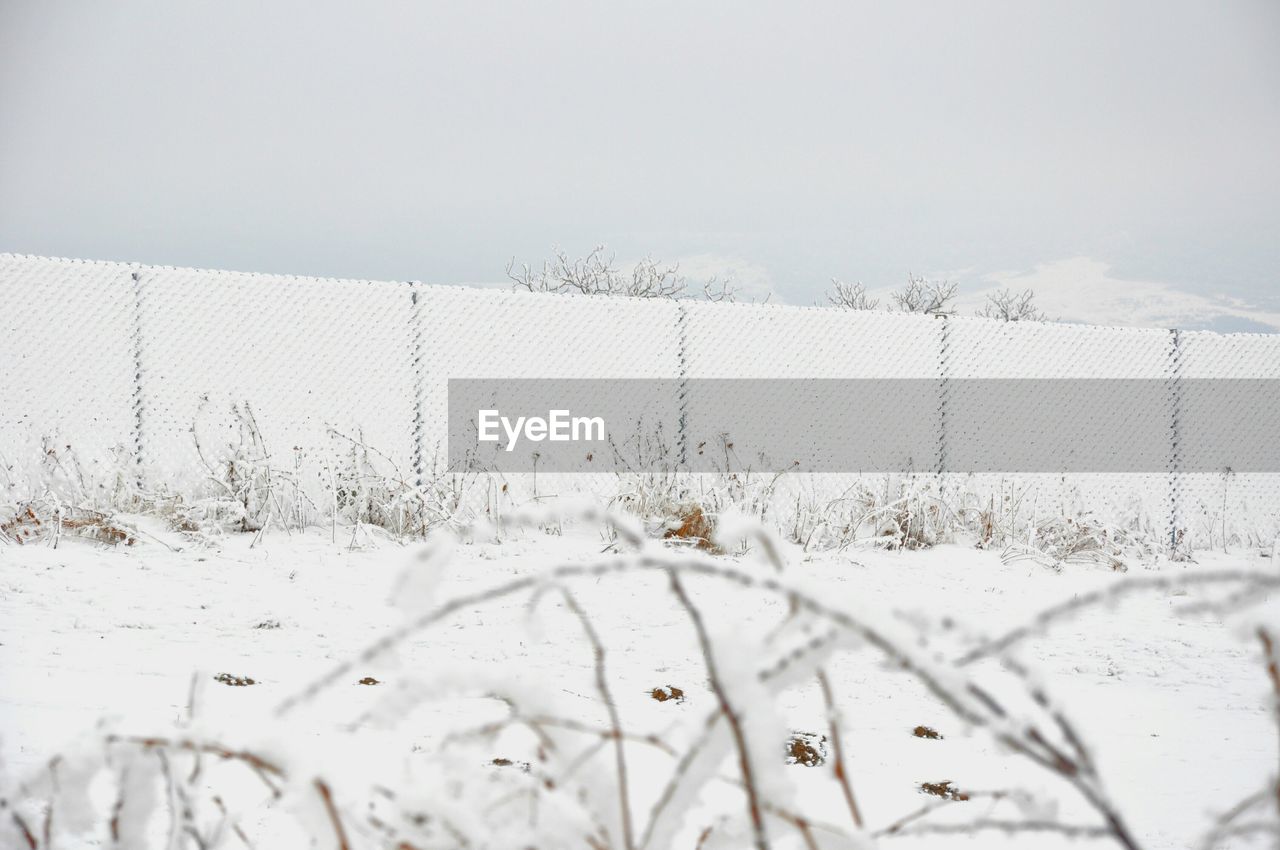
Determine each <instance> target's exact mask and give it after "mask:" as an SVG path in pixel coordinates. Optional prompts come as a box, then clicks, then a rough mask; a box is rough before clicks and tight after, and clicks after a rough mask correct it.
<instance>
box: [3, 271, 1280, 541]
mask: <svg viewBox="0 0 1280 850" xmlns="http://www.w3.org/2000/svg"><path fill="white" fill-rule="evenodd" d="M0 292H3V294H4V295H6V296H7V297H6V298H5V304H6V309H5V310H4V311H3V312H2V313H0V328H3V331H4V333H3V335H2V336H0V381H2V384H0V463H2V464H3V470H4V473H5V479H4V481H3V484H4V486H5V488H6V490H7V496H8V498H9V499H10V500H15V499H17V498H19V497H21V496H23V495H29V494H30V493H32V492H33V491H35V490H37V489H39V488H44V487H51V486H56V487H59V488H61V489H64V490H67V491H68V495H74V496H76V497H77V498H89V499H92V500H98V501H103V502H106V501H109V499H110V491H111V489H112V488H113V487H117V486H121V483H122V482H128V481H130V480H135V481H136V482H140V483H141V486H143V487H144V488H148V489H152V490H161V491H167V492H170V493H191V492H195V491H198V490H200V489H201V488H205V489H208V488H210V487H214V488H215V489H216V487H217V486H222V487H225V486H226V481H227V478H228V474H230V475H231V476H232V477H234V475H235V474H236V470H237V469H238V468H239V467H238V466H237V464H238V463H240V462H241V461H244V460H245V458H246V457H251V458H252V459H253V460H255V462H258V463H261V462H263V461H264V460H265V462H267V463H269V464H270V465H271V466H272V467H273V468H274V469H275V470H276V471H277V472H278V473H280V478H279V479H278V481H279V482H280V483H278V484H277V485H276V486H278V487H291V488H293V492H292V493H291V494H276V495H279V496H281V497H283V496H284V495H288V496H289V498H290V501H291V502H294V503H297V505H299V506H305V507H306V508H307V510H309V511H311V512H313V513H314V514H315V515H317V516H319V515H325V514H326V513H328V512H332V511H334V510H337V509H339V508H341V507H342V506H343V505H344V504H346V503H348V502H350V500H351V499H352V498H353V497H352V493H353V492H355V491H356V490H358V489H359V488H360V486H361V485H360V483H359V482H360V480H361V477H362V476H370V475H377V476H382V477H383V478H386V479H388V480H393V481H397V482H400V484H401V485H402V486H403V488H404V490H405V492H411V491H414V490H415V488H417V489H421V488H422V487H424V486H426V485H427V484H428V483H429V482H432V481H435V480H437V479H439V478H440V477H441V476H444V475H455V474H457V473H458V472H459V471H458V470H455V469H449V468H447V466H446V464H445V460H446V457H447V456H446V452H445V446H444V443H443V441H444V439H445V435H446V431H447V428H446V426H447V406H448V405H447V403H448V382H449V380H450V379H465V378H518V377H536V378H595V379H600V378H617V379H627V378H668V379H672V378H674V379H676V383H675V386H676V387H677V390H676V391H675V392H674V393H673V397H672V398H671V399H670V403H669V404H662V405H658V406H657V409H655V410H653V411H652V412H651V418H649V419H647V420H646V421H644V422H637V423H635V428H634V431H635V433H634V435H633V434H629V433H621V434H619V435H618V439H617V443H616V445H615V446H614V448H613V451H616V452H618V453H619V454H620V455H622V456H624V457H632V456H634V459H635V462H636V467H637V469H641V468H649V469H652V468H654V455H657V456H660V457H661V459H662V461H663V463H662V464H659V466H661V467H662V468H664V469H670V470H671V471H672V472H675V471H677V470H679V469H681V468H686V467H687V466H688V464H689V461H690V460H691V459H692V458H693V457H694V456H696V455H700V454H703V453H707V452H715V453H717V455H718V456H719V457H722V458H723V464H722V465H723V467H724V469H723V470H722V471H723V472H724V473H725V474H726V475H736V476H737V480H738V481H739V482H742V481H743V480H748V479H750V477H751V476H752V475H756V476H760V475H767V474H768V472H767V470H768V469H774V470H776V469H778V468H784V467H785V462H780V461H782V459H779V458H772V459H769V461H768V462H767V463H766V462H765V461H764V460H763V459H759V458H754V457H752V456H751V455H750V451H749V448H748V447H749V446H750V445H751V443H752V442H753V440H752V434H750V433H747V432H743V431H742V429H743V428H744V427H748V428H756V429H763V430H762V432H761V435H762V436H767V437H776V436H777V435H773V434H766V433H765V432H767V431H768V429H769V428H770V427H773V426H772V425H771V423H770V422H768V421H759V420H756V421H752V422H750V423H746V424H744V423H742V422H735V423H725V422H718V421H713V420H714V419H715V416H716V414H714V413H713V412H712V411H722V410H724V409H726V405H724V404H720V403H718V402H717V400H716V399H710V398H700V397H699V394H700V393H707V392H716V391H717V390H716V389H715V388H714V387H715V385H714V383H710V382H696V379H704V378H738V379H741V378H801V379H809V378H905V379H920V380H924V381H928V382H932V383H934V384H936V386H937V405H936V409H932V410H930V411H929V414H928V415H927V416H921V417H919V420H918V421H915V422H913V423H911V427H913V428H917V429H923V430H924V431H928V432H929V433H930V434H936V440H933V442H932V443H931V445H933V446H935V447H936V448H935V449H934V450H932V451H930V452H928V453H927V454H928V456H923V457H914V456H913V457H904V458H901V459H900V467H901V470H902V472H901V473H900V474H896V475H892V476H885V475H877V476H860V475H856V474H835V473H828V474H813V475H804V476H801V475H794V476H787V477H786V478H785V480H780V483H779V485H778V486H777V487H770V488H767V490H768V492H769V494H770V495H769V498H771V499H773V500H774V501H776V502H785V501H789V502H791V503H793V504H800V503H807V504H808V505H809V510H810V512H811V514H813V515H820V514H822V512H823V511H826V512H828V513H830V511H831V510H832V507H831V506H832V505H839V504H841V500H848V499H851V498H854V496H852V495H851V494H854V493H864V492H865V491H876V492H880V493H882V494H885V496H884V499H883V500H882V501H885V502H892V501H893V500H892V498H891V497H892V494H893V493H894V492H898V491H904V492H905V491H912V492H916V493H919V492H921V491H927V492H928V493H930V494H931V495H930V496H929V498H931V499H934V500H935V501H936V503H937V504H938V505H943V506H945V510H948V511H973V512H977V513H979V514H981V513H982V512H984V511H985V515H986V516H987V517H988V518H990V517H1001V516H1007V515H1012V514H1016V513H1017V512H1019V511H1023V512H1026V513H1027V514H1028V515H1032V516H1033V515H1035V514H1037V513H1043V512H1045V511H1046V510H1048V511H1056V512H1058V513H1059V514H1061V515H1063V516H1082V515H1086V514H1089V513H1097V514H1099V515H1104V514H1105V515H1122V516H1124V517H1126V522H1128V523H1129V526H1130V530H1131V531H1138V530H1140V531H1141V532H1142V533H1145V534H1148V535H1151V536H1153V537H1158V538H1161V539H1162V540H1163V541H1165V542H1167V543H1169V544H1170V545H1174V544H1177V543H1179V542H1184V541H1185V542H1187V543H1188V544H1190V543H1191V542H1192V541H1195V542H1196V543H1197V545H1206V544H1207V545H1215V544H1217V543H1221V542H1225V541H1231V540H1234V541H1237V542H1241V541H1247V542H1258V541H1269V540H1271V539H1273V538H1274V537H1275V535H1276V533H1277V532H1278V531H1280V475H1276V474H1272V473H1259V472H1252V471H1245V470H1233V469H1230V468H1229V464H1228V465H1225V466H1224V468H1223V470H1222V471H1221V472H1220V473H1207V472H1204V471H1202V469H1203V467H1204V463H1203V462H1202V461H1203V458H1202V457H1201V456H1200V455H1198V454H1195V453H1197V452H1204V451H1208V449H1205V448H1204V441H1203V440H1197V439H1195V438H1194V437H1195V435H1196V434H1198V433H1200V432H1202V431H1204V430H1205V429H1206V428H1207V427H1208V424H1209V423H1210V421H1211V420H1212V417H1213V416H1219V415H1221V416H1228V417H1233V418H1234V419H1235V420H1239V421H1240V422H1243V423H1244V424H1245V425H1246V426H1247V427H1245V428H1239V427H1238V428H1237V429H1236V431H1237V433H1256V434H1257V439H1259V440H1266V439H1274V438H1275V436H1276V425H1275V421H1276V414H1277V413H1278V412H1280V411H1275V410H1268V409H1262V408H1265V406H1266V405H1265V403H1264V402H1261V401H1259V400H1258V399H1257V398H1254V397H1250V396H1249V395H1248V394H1247V391H1246V389H1245V388H1243V387H1242V388H1241V390H1240V397H1239V398H1232V399H1230V400H1229V403H1228V404H1227V405H1225V408H1226V409H1223V410H1218V409H1215V410H1212V411H1208V410H1200V409H1196V402H1195V401H1194V400H1189V399H1187V398H1184V397H1183V395H1184V394H1183V393H1182V391H1181V388H1182V387H1183V386H1184V382H1185V381H1186V380H1188V379H1192V378H1245V377H1252V378H1280V336H1266V335H1255V334H1231V335H1219V334H1211V333H1200V332H1196V333H1186V332H1172V331H1162V330H1138V329H1123V328H1099V327H1088V326H1080V325H1064V324H1042V323H1000V322H994V321H990V320H982V319H969V318H958V317H945V318H942V317H928V316H917V315H904V314H898V313H888V312H859V311H846V310H834V309H820V308H800V307H784V306H776V305H752V304H711V303H702V302H675V301H668V300H651V301H644V300H636V299H612V298H591V297H585V296H580V297H569V296H552V295H538V294H532V293H512V292H502V291H496V290H477V289H463V288H454V287H439V286H425V285H421V284H416V283H412V284H411V283H381V282H366V281H346V280H324V279H314V278H299V277H288V276H275V275H257V274H238V273H230V272H216V271H196V270H190V269H172V268H159V267H150V266H137V265H132V264H117V263H93V262H78V261H67V260H52V259H45V258H37V257H24V256H14V255H0ZM972 378H1018V379H1020V378H1040V379H1044V378H1090V379H1099V378H1142V379H1148V380H1157V381H1160V382H1163V384H1164V385H1165V386H1167V388H1168V403H1167V409H1160V410H1158V411H1156V412H1155V413H1152V411H1151V410H1150V409H1147V412H1146V414H1145V415H1148V416H1151V415H1157V416H1160V417H1167V421H1164V419H1163V418H1162V421H1161V422H1160V423H1159V427H1160V429H1161V432H1162V433H1163V434H1164V435H1166V436H1165V438H1163V439H1161V440H1158V441H1150V440H1148V441H1147V443H1145V444H1143V445H1141V446H1133V447H1129V449H1131V450H1132V451H1133V452H1134V453H1135V454H1143V453H1145V454H1152V453H1155V455H1156V456H1158V462H1157V463H1155V464H1153V468H1155V469H1158V470H1159V471H1146V472H1139V473H1097V474H1083V473H1071V474H1060V473H1053V472H1043V471H1042V472H1038V473H1027V474H999V475H997V474H994V473H982V474H967V473H961V472H957V471H955V467H954V465H953V463H954V459H953V458H949V456H948V446H949V445H951V446H954V445H956V444H957V443H956V441H957V440H958V439H961V438H965V443H966V444H968V445H972V444H973V443H974V442H975V441H974V440H972V439H970V438H971V437H972V436H973V435H974V434H985V433H988V432H990V433H1009V431H1010V429H1014V430H1016V431H1017V432H1018V433H1019V434H1023V435H1031V438H1032V439H1044V440H1053V439H1055V438H1058V437H1061V436H1063V435H1062V432H1061V431H1060V428H1061V427H1062V424H1061V423H1063V422H1069V421H1071V416H1070V413H1071V411H1070V410H1066V409H1063V410H1057V409H1051V408H1038V409H1036V408H1032V409H1028V408H1026V407H1020V408H1018V409H1013V410H996V409H986V408H981V406H975V405H974V404H968V403H963V402H965V396H964V394H965V393H971V392H973V389H972V383H971V382H968V381H967V379H972ZM617 391H618V392H620V393H625V392H626V391H627V390H626V388H625V385H623V384H619V388H618V390H617ZM724 391H731V390H724ZM787 391H789V392H794V393H798V394H799V395H797V396H796V398H795V399H794V400H793V401H794V404H795V405H797V406H802V405H803V404H805V403H806V399H805V398H804V397H803V394H804V392H805V391H804V388H803V384H802V382H797V383H795V384H793V385H790V389H788V390H787ZM564 402H565V406H566V407H568V408H570V409H572V408H574V407H575V406H587V405H588V402H589V400H588V399H586V398H583V399H575V398H566V399H565V400H564ZM1056 403H1058V404H1062V402H1061V401H1060V400H1059V401H1058V402H1056ZM1259 405H1262V408H1260V407H1259ZM842 415H847V416H857V415H858V411H856V410H848V411H844V412H843V414H842ZM1117 415H1118V416H1119V420H1118V421H1123V419H1124V416H1125V415H1126V411H1123V410H1122V411H1119V412H1118V414H1117ZM778 427H781V426H778ZM735 429H736V433H731V432H732V431H735ZM1136 431H1142V429H1136ZM1144 433H1145V432H1144ZM795 438H796V439H803V435H795ZM1135 439H1137V438H1135ZM773 442H775V443H776V440H773ZM979 442H980V441H979ZM990 445H991V450H992V451H993V452H997V453H998V452H1000V451H1001V446H1000V443H999V440H993V441H991V442H990ZM1216 450H1217V451H1219V452H1221V447H1218V449H1216ZM1228 454H1229V453H1228ZM1214 456H1215V457H1217V455H1214ZM594 462H595V461H594V459H593V458H592V457H589V456H588V455H586V454H584V456H583V457H582V458H581V462H580V464H579V465H578V466H577V467H575V469H576V471H577V472H578V473H579V474H576V475H568V474H564V473H560V474H557V475H554V476H551V475H548V476H543V477H541V478H540V479H539V478H536V477H529V476H517V477H516V478H518V480H504V479H503V477H502V476H490V477H489V480H488V482H487V483H486V485H485V495H484V496H483V497H481V501H482V502H486V503H487V506H488V507H489V508H490V509H491V508H492V507H493V505H494V504H495V502H496V501H503V502H505V503H506V504H517V503H519V502H521V501H522V500H527V499H529V498H534V497H541V496H544V495H550V494H552V493H557V494H560V493H564V492H567V491H570V490H586V491H589V492H594V493H595V494H596V495H607V494H616V493H617V492H618V482H617V480H616V476H615V475H614V474H612V473H611V474H608V475H605V474H595V475H592V474H585V475H584V474H581V473H591V472H592V470H593V467H592V464H593V463H594ZM663 464H665V466H664V465H663ZM1191 469H1197V470H1201V471H1196V472H1189V471H1188V470H1191ZM473 472H475V473H476V474H484V471H483V470H480V471H474V470H473ZM273 480H276V479H273ZM762 492H763V491H762ZM499 493H501V496H499V495H498V494H499ZM296 509H297V510H299V511H301V510H302V509H303V508H302V507H297V508H296Z"/></svg>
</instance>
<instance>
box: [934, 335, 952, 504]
mask: <svg viewBox="0 0 1280 850" xmlns="http://www.w3.org/2000/svg"><path fill="white" fill-rule="evenodd" d="M936 318H937V319H939V320H940V321H941V322H942V332H941V333H940V334H939V341H938V457H937V463H936V465H935V467H934V471H935V472H937V474H938V495H939V496H941V495H942V477H943V475H944V474H945V473H946V472H947V462H948V457H947V414H948V412H949V408H950V406H951V363H950V357H951V321H950V318H949V317H948V316H947V315H946V314H945V313H939V314H938V315H937V317H936Z"/></svg>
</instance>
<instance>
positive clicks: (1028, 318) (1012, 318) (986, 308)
mask: <svg viewBox="0 0 1280 850" xmlns="http://www.w3.org/2000/svg"><path fill="white" fill-rule="evenodd" d="M1035 298H1036V294H1035V292H1033V291H1031V290H1030V289H1024V290H1023V291H1022V292H1014V291H1013V290H1010V289H1001V290H998V291H996V292H994V293H992V294H990V295H988V296H987V303H986V304H985V305H983V307H982V309H981V310H979V311H978V312H977V315H979V316H981V317H983V318H986V319H996V320H998V321H1001V322H1044V321H1047V320H1048V316H1046V315H1045V313H1044V312H1043V311H1042V310H1040V309H1039V308H1038V307H1036V305H1035Z"/></svg>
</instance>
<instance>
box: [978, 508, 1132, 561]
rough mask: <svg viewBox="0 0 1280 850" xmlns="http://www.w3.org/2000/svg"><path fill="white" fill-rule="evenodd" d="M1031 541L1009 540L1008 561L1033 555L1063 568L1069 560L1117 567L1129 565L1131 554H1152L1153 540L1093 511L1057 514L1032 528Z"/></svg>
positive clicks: (1029, 535) (1005, 557) (1005, 556)
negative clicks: (1076, 515) (1078, 514)
mask: <svg viewBox="0 0 1280 850" xmlns="http://www.w3.org/2000/svg"><path fill="white" fill-rule="evenodd" d="M1026 539H1027V540H1028V542H1019V541H1017V540H1011V541H1009V543H1008V545H1006V547H1005V549H1004V553H1003V554H1002V556H1001V557H1002V558H1003V559H1004V560H1005V561H1013V560H1021V559H1029V560H1033V561H1036V562H1038V563H1042V564H1044V565H1045V566H1048V567H1052V568H1053V569H1056V570H1060V569H1062V567H1063V566H1064V565H1068V564H1081V563H1086V564H1100V565H1104V566H1107V567H1110V568H1111V569H1113V570H1117V571H1123V570H1125V569H1127V566H1126V560H1127V559H1128V558H1130V557H1148V558H1149V557H1152V556H1154V554H1155V551H1156V548H1155V546H1154V544H1153V541H1151V540H1150V538H1149V537H1148V536H1147V535H1146V534H1144V533H1142V532H1141V531H1135V530H1132V529H1126V528H1123V527H1119V526H1113V525H1109V524H1106V523H1103V522H1100V521H1098V520H1097V519H1096V518H1094V517H1093V516H1091V515H1089V514H1084V515H1082V516H1078V517H1053V518H1050V519H1046V520H1043V521H1041V522H1037V523H1035V524H1034V525H1032V526H1031V527H1030V528H1029V529H1028V533H1027V538H1026Z"/></svg>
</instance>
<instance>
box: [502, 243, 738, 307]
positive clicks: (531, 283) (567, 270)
mask: <svg viewBox="0 0 1280 850" xmlns="http://www.w3.org/2000/svg"><path fill="white" fill-rule="evenodd" d="M605 250H606V249H605V246H604V245H597V246H596V247H595V248H593V249H592V250H591V253H589V254H587V255H586V256H585V257H582V258H578V259H571V258H570V257H569V255H568V254H566V253H565V252H564V251H562V250H560V249H556V250H555V256H554V258H552V259H551V260H546V261H543V263H542V268H540V269H534V268H533V267H531V266H529V265H528V264H522V265H521V266H520V269H519V270H516V267H515V260H514V259H513V260H512V261H511V262H509V263H507V277H509V278H510V279H511V281H512V283H513V284H514V285H515V288H516V289H527V290H529V291H530V292H558V293H581V294H583V295H622V296H626V297H629V298H673V299H674V298H691V297H702V298H705V299H707V300H708V301H732V300H733V297H734V293H733V287H732V286H731V284H730V282H729V281H720V280H719V279H717V278H714V277H713V278H711V279H710V280H708V281H706V282H704V283H703V285H702V291H701V293H691V292H690V287H689V281H688V280H687V279H686V278H685V276H684V275H682V274H680V265H679V263H673V264H671V265H666V264H664V263H661V262H658V261H657V260H655V259H653V258H651V257H645V258H644V259H642V260H640V261H639V262H638V263H636V264H635V266H634V267H632V269H631V270H630V271H626V270H624V269H621V268H619V267H618V266H617V265H616V259H615V258H614V256H613V255H612V254H610V255H608V256H606V255H605Z"/></svg>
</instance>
